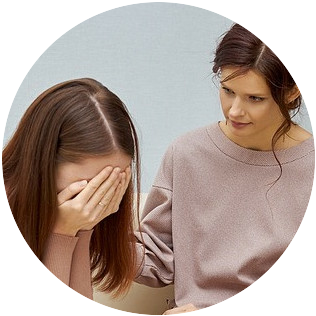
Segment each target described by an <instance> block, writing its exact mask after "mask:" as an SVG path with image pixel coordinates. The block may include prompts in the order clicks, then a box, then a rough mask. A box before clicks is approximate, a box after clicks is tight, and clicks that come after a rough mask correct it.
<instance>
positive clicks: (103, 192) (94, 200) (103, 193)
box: [87, 168, 121, 209]
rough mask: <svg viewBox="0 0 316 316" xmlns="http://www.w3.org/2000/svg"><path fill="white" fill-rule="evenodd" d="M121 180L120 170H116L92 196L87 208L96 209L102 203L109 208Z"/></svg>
mask: <svg viewBox="0 0 316 316" xmlns="http://www.w3.org/2000/svg"><path fill="white" fill-rule="evenodd" d="M120 179H121V178H120V169H119V168H115V169H114V170H113V172H112V173H111V175H110V176H109V177H108V179H106V180H105V181H104V182H103V183H102V185H100V187H99V188H98V189H97V190H96V192H95V193H94V194H93V195H92V196H91V198H90V200H89V202H88V203H87V206H88V207H89V208H90V209H94V208H95V207H97V206H98V204H99V203H100V202H101V203H103V204H104V205H106V206H107V205H108V204H109V202H110V200H111V199H112V197H113V195H114V192H115V189H116V187H117V186H118V184H119V183H120Z"/></svg>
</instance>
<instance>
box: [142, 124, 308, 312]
mask: <svg viewBox="0 0 316 316" xmlns="http://www.w3.org/2000/svg"><path fill="white" fill-rule="evenodd" d="M277 157H278V158H279V160H280V162H281V163H282V176H281V178H280V179H279V180H278V181H277V182H276V183H275V184H274V185H272V186H271V184H272V183H273V182H274V181H275V180H276V179H277V177H278V176H279V174H280V168H279V166H278V164H277V162H276V160H275V158H274V156H273V154H272V152H269V151H268V152H262V151H255V150H250V149H246V148H243V147H240V146H238V145H236V144H235V143H233V142H232V141H230V140H229V139H228V138H227V137H226V136H225V135H224V134H223V132H222V131H221V129H220V128H219V126H218V124H214V125H211V126H208V127H206V128H201V129H198V130H196V131H193V132H190V133H188V134H186V135H184V136H182V137H180V138H179V139H177V140H176V141H175V142H174V143H173V144H172V145H171V146H170V147H169V149H168V150H167V152H166V154H165V156H164V159H163V161H162V164H161V167H160V170H159V172H158V175H157V177H156V179H155V181H154V184H153V187H152V189H151V191H150V193H149V195H148V198H147V201H146V204H145V209H144V212H143V216H142V222H141V227H142V231H143V239H144V243H145V257H144V262H143V267H142V270H141V272H140V274H139V275H138V277H137V279H136V281H137V282H139V283H143V284H146V285H149V286H153V287H160V286H164V285H167V284H171V283H174V286H175V287H174V288H175V304H176V305H178V306H181V305H184V304H188V303H193V304H194V305H195V306H196V307H198V308H203V307H207V306H210V305H213V304H216V303H219V302H221V301H223V300H225V299H227V298H229V297H231V296H233V295H235V294H237V293H238V292H240V291H242V290H244V289H245V288H246V287H248V286H249V285H251V284H252V283H253V282H255V281H256V280H257V279H258V278H260V277H261V276H262V275H263V274H264V273H265V272H267V270H269V269H270V268H271V266H272V265H273V264H274V263H275V262H276V261H277V260H278V258H279V257H280V256H281V255H282V253H283V252H284V250H285V249H286V248H287V246H288V245H289V243H290V242H291V240H292V238H293V237H294V235H295V233H296V231H297V229H298V228H299V225H300V223H301V221H302V218H303V216H304V213H305V211H306V208H307V205H308V201H309V198H310V194H311V189H312V183H313V173H314V143H313V138H310V139H308V140H306V141H304V142H302V143H301V144H299V145H298V146H296V147H292V148H289V149H286V150H280V151H277ZM136 236H137V237H138V238H139V240H141V238H140V234H139V233H136ZM139 250H140V251H139V257H140V259H141V258H142V253H143V249H142V245H141V242H140V243H139Z"/></svg>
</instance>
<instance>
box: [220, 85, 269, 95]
mask: <svg viewBox="0 0 316 316" xmlns="http://www.w3.org/2000/svg"><path fill="white" fill-rule="evenodd" d="M221 85H222V87H224V88H226V89H229V90H231V91H234V90H233V89H232V88H230V87H228V86H227V85H226V84H225V83H223V82H221ZM246 95H247V96H256V97H261V98H267V97H268V95H267V94H265V93H262V92H258V93H246Z"/></svg>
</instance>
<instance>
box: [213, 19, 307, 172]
mask: <svg viewBox="0 0 316 316" xmlns="http://www.w3.org/2000/svg"><path fill="white" fill-rule="evenodd" d="M230 66H233V67H238V70H237V71H236V72H234V73H233V74H231V75H230V76H229V77H228V78H225V79H224V81H228V80H230V79H233V78H235V77H237V76H239V75H242V74H245V73H246V72H247V71H249V70H250V69H252V70H256V71H257V72H259V73H260V74H261V75H262V76H263V77H264V78H265V80H266V83H267V85H268V87H269V88H270V91H271V94H272V97H273V99H274V101H275V102H276V103H277V104H278V106H279V108H280V111H281V113H282V115H283V117H284V121H283V123H282V124H281V125H280V127H279V128H278V130H277V131H276V132H275V134H274V136H273V138H272V144H271V145H272V152H273V155H274V157H275V159H276V160H277V162H278V164H279V166H280V168H281V174H282V166H281V164H280V162H279V160H278V158H277V156H276V154H275V145H276V143H277V141H278V139H279V138H280V137H282V136H283V135H285V134H286V133H287V132H288V131H289V130H290V128H291V125H292V124H295V123H294V122H293V120H292V119H293V117H294V116H295V115H296V114H297V113H298V112H299V110H300V106H301V102H302V97H301V95H299V96H298V97H297V98H295V99H294V100H293V101H291V102H289V101H288V100H289V95H290V93H291V92H292V91H293V89H294V88H295V87H296V84H295V81H294V80H293V78H292V76H291V74H290V73H289V71H288V70H287V69H286V67H285V66H284V65H283V63H282V62H281V61H280V59H279V58H278V57H277V56H276V55H275V54H274V53H273V52H272V50H271V49H270V48H269V47H268V46H267V45H266V44H264V43H263V42H262V41H261V40H260V39H259V38H258V37H256V36H255V35H253V34H252V33H251V32H249V31H248V30H247V29H245V28H244V27H242V26H240V25H239V24H234V25H233V26H232V27H231V28H230V30H229V31H228V32H226V33H225V34H224V35H223V37H222V39H221V41H220V43H219V44H218V46H217V48H216V52H215V58H214V61H213V72H214V74H216V75H218V74H220V71H221V69H222V68H223V67H230Z"/></svg>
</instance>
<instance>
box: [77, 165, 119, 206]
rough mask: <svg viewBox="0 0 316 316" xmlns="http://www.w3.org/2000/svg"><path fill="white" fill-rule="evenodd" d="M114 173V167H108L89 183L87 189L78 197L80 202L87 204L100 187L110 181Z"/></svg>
mask: <svg viewBox="0 0 316 316" xmlns="http://www.w3.org/2000/svg"><path fill="white" fill-rule="evenodd" d="M112 173H113V167H111V166H108V167H106V168H104V169H103V170H102V171H101V172H100V173H99V174H97V175H96V176H95V177H94V178H93V179H92V180H91V181H89V183H88V185H87V186H86V188H85V189H84V190H83V191H82V192H81V194H79V195H78V197H77V198H78V200H80V201H81V202H82V203H83V204H86V203H87V202H88V201H89V199H90V198H91V196H92V195H93V194H94V193H95V192H96V191H97V190H98V189H99V187H100V186H101V185H102V184H103V183H104V181H105V180H106V179H108V178H109V177H110V176H111V175H112Z"/></svg>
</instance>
